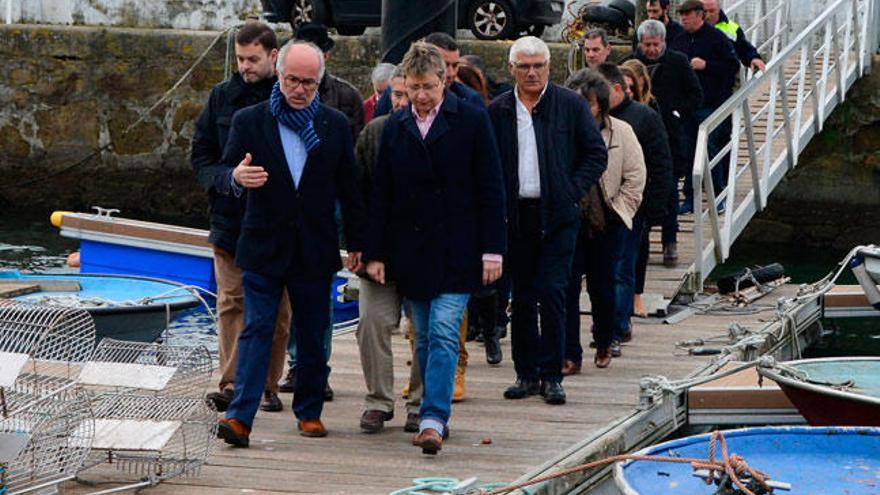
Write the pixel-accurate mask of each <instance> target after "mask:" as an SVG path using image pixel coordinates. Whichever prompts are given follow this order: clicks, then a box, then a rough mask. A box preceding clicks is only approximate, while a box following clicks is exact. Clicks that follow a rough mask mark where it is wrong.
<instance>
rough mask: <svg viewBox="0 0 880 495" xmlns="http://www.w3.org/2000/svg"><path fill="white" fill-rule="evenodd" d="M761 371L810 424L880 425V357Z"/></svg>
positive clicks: (809, 362) (803, 362)
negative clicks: (774, 383) (780, 389)
mask: <svg viewBox="0 0 880 495" xmlns="http://www.w3.org/2000/svg"><path fill="white" fill-rule="evenodd" d="M758 372H759V373H761V375H762V376H765V377H767V378H770V379H771V380H773V381H775V382H776V383H778V384H779V387H780V388H782V391H783V392H785V395H786V396H787V397H788V398H789V400H791V402H792V403H793V404H794V405H795V407H797V408H798V411H800V413H801V415H802V416H803V417H804V418H806V420H807V422H808V423H810V424H811V425H814V426H880V357H832V358H818V359H801V360H798V361H787V362H785V363H781V364H776V363H773V364H772V365H769V364H768V365H765V366H759V367H758ZM878 493H880V489H878Z"/></svg>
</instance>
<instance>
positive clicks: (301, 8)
mask: <svg viewBox="0 0 880 495" xmlns="http://www.w3.org/2000/svg"><path fill="white" fill-rule="evenodd" d="M325 14H326V10H325V7H324V2H322V1H321V0H293V2H291V4H290V27H291V28H293V30H294V31H296V30H297V28H299V27H300V26H302V25H303V24H306V23H308V22H318V23H321V24H325V23H326V22H327V16H326V15H325Z"/></svg>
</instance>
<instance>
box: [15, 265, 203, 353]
mask: <svg viewBox="0 0 880 495" xmlns="http://www.w3.org/2000/svg"><path fill="white" fill-rule="evenodd" d="M0 283H2V285H0V286H10V284H15V285H16V286H18V287H20V288H21V289H20V292H21V294H19V295H15V296H13V297H11V298H12V299H14V300H17V301H22V302H30V303H35V304H55V305H59V306H70V307H78V308H82V309H85V310H86V311H88V312H89V314H90V315H92V318H93V319H94V320H95V333H96V339H97V341H100V339H102V338H104V337H111V338H114V339H119V340H131V341H137V342H154V341H156V339H158V338H159V337H160V336H161V335H162V332H163V331H164V330H165V329H166V328H167V326H168V323H169V322H170V321H171V320H173V319H174V318H175V317H176V316H177V315H178V314H179V313H180V312H182V311H184V310H187V309H189V308H193V307H195V306H198V305H199V304H200V300H199V298H198V297H196V295H195V294H194V292H193V289H191V288H188V287H186V286H183V285H181V284H178V283H176V282H171V281H168V280H160V279H155V278H147V277H134V276H126V275H90V274H70V275H59V274H43V273H39V274H23V273H19V272H16V271H8V272H0Z"/></svg>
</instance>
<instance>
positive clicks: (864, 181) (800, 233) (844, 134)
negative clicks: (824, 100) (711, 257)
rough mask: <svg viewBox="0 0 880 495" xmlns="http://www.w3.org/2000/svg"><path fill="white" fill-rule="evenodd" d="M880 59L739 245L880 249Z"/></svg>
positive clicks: (806, 150)
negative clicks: (875, 246)
mask: <svg viewBox="0 0 880 495" xmlns="http://www.w3.org/2000/svg"><path fill="white" fill-rule="evenodd" d="M878 212H880V55H875V56H874V60H873V72H872V73H871V74H869V75H868V76H866V77H864V78H862V79H861V80H859V81H858V82H856V84H855V85H854V86H853V89H851V90H850V92H849V93H847V95H846V101H845V102H844V103H843V104H842V105H840V106H838V107H837V109H835V111H834V112H833V113H832V114H831V116H830V117H829V119H828V120H827V121H826V122H825V127H824V129H823V130H822V132H821V133H820V134H819V135H818V136H816V137H814V138H813V140H812V141H811V142H810V144H808V145H807V148H806V149H805V150H804V152H803V153H802V154H801V157H800V161H799V162H798V166H797V168H796V169H795V170H793V171H792V172H790V173H789V174H788V175H787V176H786V178H785V179H784V180H783V182H782V183H781V184H780V185H779V187H778V188H777V189H776V190H775V191H774V192H773V193H772V194H771V196H770V200H769V204H768V206H767V209H766V210H765V211H764V212H762V213H761V214H760V215H758V216H757V217H756V218H755V219H754V220H752V222H751V223H750V224H749V226H748V228H747V229H746V230H745V232H744V233H743V237H742V238H741V241H738V242H751V241H755V242H777V243H799V244H802V245H810V246H819V247H830V248H834V249H836V250H848V249H850V248H851V247H853V245H855V244H865V243H875V244H877V243H880V216H878Z"/></svg>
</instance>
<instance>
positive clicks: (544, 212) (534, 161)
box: [489, 36, 608, 404]
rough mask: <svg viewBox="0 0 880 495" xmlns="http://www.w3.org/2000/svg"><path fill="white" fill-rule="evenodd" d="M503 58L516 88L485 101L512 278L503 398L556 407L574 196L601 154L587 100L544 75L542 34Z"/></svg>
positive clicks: (560, 396)
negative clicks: (510, 380)
mask: <svg viewBox="0 0 880 495" xmlns="http://www.w3.org/2000/svg"><path fill="white" fill-rule="evenodd" d="M509 62H510V72H511V74H512V75H513V77H514V79H515V80H516V87H515V88H514V89H513V91H509V92H507V93H505V94H503V95H501V96H499V97H498V98H496V99H495V101H493V102H492V104H491V105H489V115H490V117H491V119H492V125H493V127H494V129H495V136H496V138H497V140H498V148H499V150H500V153H501V166H502V170H503V171H504V182H505V188H506V195H507V211H508V217H509V225H510V255H509V263H508V265H507V266H508V270H507V271H508V273H509V274H510V275H511V276H512V282H513V314H512V316H511V338H512V344H513V363H514V368H515V369H516V378H517V379H516V383H515V384H514V385H513V386H511V387H510V388H508V389H507V390H506V391H505V392H504V397H505V398H508V399H521V398H524V397H527V396H529V395H536V394H538V393H541V395H543V397H544V400H545V401H546V402H547V403H548V404H564V403H565V391H564V390H563V388H562V361H563V349H564V346H565V338H564V337H565V290H566V287H567V286H568V280H569V277H570V273H571V263H572V258H573V256H574V249H575V241H576V239H577V233H578V229H579V227H580V206H579V203H580V200H581V198H583V197H584V196H585V195H586V194H587V192H588V191H589V190H590V188H591V187H592V186H593V185H594V184H596V181H598V179H599V177H600V176H601V175H602V173H603V172H604V171H605V167H606V162H607V159H608V154H607V151H606V149H605V142H604V141H603V140H602V136H601V135H600V134H599V129H598V127H597V126H596V122H595V121H594V120H593V116H592V114H591V113H590V108H589V106H588V105H587V103H586V101H585V100H584V99H583V98H581V97H580V96H578V95H577V94H575V93H574V92H572V91H570V90H568V89H565V88H562V87H559V86H556V85H555V84H553V83H550V82H549V78H550V50H549V48H548V47H547V45H546V44H545V43H544V42H543V41H541V40H540V39H538V38H535V37H534V36H526V37H523V38H520V39H518V40H517V41H516V42H515V43H514V44H513V46H511V48H510V58H509ZM539 313H540V328H539Z"/></svg>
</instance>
